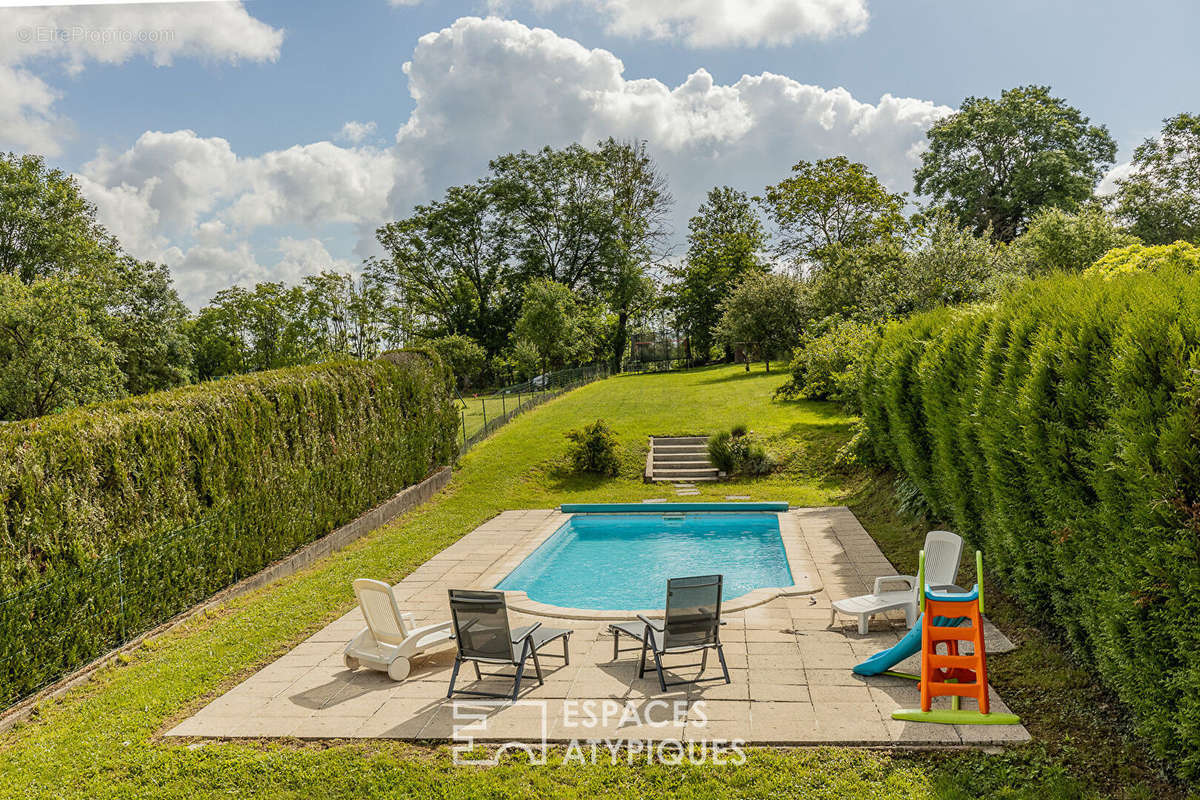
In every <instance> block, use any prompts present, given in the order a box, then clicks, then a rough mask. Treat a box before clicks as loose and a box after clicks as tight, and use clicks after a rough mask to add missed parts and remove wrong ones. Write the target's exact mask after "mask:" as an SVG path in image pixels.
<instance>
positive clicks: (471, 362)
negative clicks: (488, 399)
mask: <svg viewBox="0 0 1200 800" xmlns="http://www.w3.org/2000/svg"><path fill="white" fill-rule="evenodd" d="M428 344H429V346H430V347H431V348H433V349H434V350H435V351H436V352H437V354H438V355H439V356H441V357H442V360H443V361H445V362H446V364H447V366H449V367H450V371H451V372H453V373H454V375H455V377H457V378H458V385H459V388H461V389H469V388H471V387H472V386H474V385H476V384H477V383H478V382H479V381H480V379H481V378H482V377H483V370H484V368H485V367H486V366H487V351H486V350H484V349H483V348H482V347H481V346H480V345H479V343H478V342H476V341H475V340H474V339H471V338H470V337H467V336H463V335H462V334H461V333H455V334H451V335H449V336H442V337H441V338H438V339H433V340H431V341H430V342H429V343H428Z"/></svg>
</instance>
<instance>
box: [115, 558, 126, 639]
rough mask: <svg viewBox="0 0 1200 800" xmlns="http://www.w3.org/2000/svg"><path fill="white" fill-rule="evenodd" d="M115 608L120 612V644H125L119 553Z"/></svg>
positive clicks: (123, 594) (123, 597) (123, 589)
mask: <svg viewBox="0 0 1200 800" xmlns="http://www.w3.org/2000/svg"><path fill="white" fill-rule="evenodd" d="M116 555H117V608H118V609H119V610H120V611H119V613H120V619H119V621H118V623H117V624H118V630H119V631H120V634H121V644H125V578H124V576H123V575H122V574H121V551H120V550H118V551H117V554H116Z"/></svg>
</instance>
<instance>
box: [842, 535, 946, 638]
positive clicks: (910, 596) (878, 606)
mask: <svg viewBox="0 0 1200 800" xmlns="http://www.w3.org/2000/svg"><path fill="white" fill-rule="evenodd" d="M961 555H962V539H961V538H959V536H958V535H957V534H953V533H951V532H950V531H930V532H929V533H927V534H926V535H925V581H926V583H928V584H929V585H931V586H934V587H939V588H945V589H957V590H958V591H962V590H961V589H958V587H956V586H955V585H954V581H955V580H956V579H957V578H958V560H959V557H960V556H961ZM888 585H892V586H896V585H903V587H904V588H902V589H892V590H890V591H885V590H884V587H885V586H888ZM899 610H902V611H904V625H905V627H908V628H911V627H912V626H913V624H914V623H915V622H916V621H917V578H916V576H915V575H884V576H882V577H879V578H876V579H875V588H874V589H873V590H872V592H871V594H864V595H859V596H858V597H847V598H846V599H845V600H835V601H834V602H833V604H832V605H831V606H830V609H829V624H830V625H833V624H834V623H835V622H837V615H838V614H839V613H841V614H846V615H847V616H851V617H858V632H859V633H860V634H864V635H865V634H866V633H867V629H868V625H869V623H870V621H871V617H873V616H875V615H876V614H882V613H884V612H886V611H899Z"/></svg>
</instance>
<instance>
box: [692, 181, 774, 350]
mask: <svg viewBox="0 0 1200 800" xmlns="http://www.w3.org/2000/svg"><path fill="white" fill-rule="evenodd" d="M766 242H767V234H766V232H765V231H764V230H763V226H762V221H761V220H760V219H759V217H758V214H757V213H756V212H755V210H754V206H753V204H752V203H751V201H750V198H749V197H748V196H747V195H746V194H745V193H744V192H739V191H737V190H736V189H731V188H730V187H728V186H719V187H714V188H713V189H710V190H709V192H708V195H707V196H706V197H705V199H704V202H703V203H701V204H700V208H699V209H697V212H696V215H695V216H694V217H692V218H691V219H690V220H689V221H688V251H687V258H686V259H685V260H684V262H683V264H681V265H680V266H679V267H677V268H675V269H672V270H671V275H672V277H673V278H674V282H673V284H672V285H671V287H670V302H671V306H672V308H673V310H674V312H675V316H676V320H677V323H678V325H679V328H680V329H681V330H682V331H684V332H685V333H686V334H687V337H688V344H689V346H690V348H691V350H692V355H693V357H699V358H700V359H702V360H707V359H708V357H709V351H710V350H711V349H712V346H713V344H714V342H715V338H716V336H715V334H716V327H717V323H718V322H719V321H720V319H721V312H720V304H721V301H722V300H723V299H724V298H725V296H726V295H727V294H729V292H730V290H731V289H732V288H733V286H734V285H735V284H737V282H738V281H739V280H741V278H742V277H744V276H745V275H747V274H749V273H752V272H764V271H765V270H766V265H765V264H764V262H763V258H762V251H763V248H764V247H765V246H766Z"/></svg>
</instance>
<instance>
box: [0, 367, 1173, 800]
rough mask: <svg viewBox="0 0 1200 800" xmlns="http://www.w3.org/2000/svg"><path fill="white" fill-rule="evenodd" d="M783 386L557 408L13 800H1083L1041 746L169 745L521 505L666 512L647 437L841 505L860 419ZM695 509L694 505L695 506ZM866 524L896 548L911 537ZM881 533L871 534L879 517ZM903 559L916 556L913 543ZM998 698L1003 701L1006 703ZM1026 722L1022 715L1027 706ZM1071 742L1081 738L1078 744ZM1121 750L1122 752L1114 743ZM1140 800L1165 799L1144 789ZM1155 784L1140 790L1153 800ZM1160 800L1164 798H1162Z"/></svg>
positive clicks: (647, 380)
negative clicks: (581, 458)
mask: <svg viewBox="0 0 1200 800" xmlns="http://www.w3.org/2000/svg"><path fill="white" fill-rule="evenodd" d="M782 380H783V376H782V375H779V374H776V373H773V374H770V375H766V374H764V373H763V372H762V371H761V369H756V371H755V372H753V373H749V374H747V373H745V372H743V371H742V369H741V368H740V367H732V368H730V367H724V368H713V369H706V370H697V371H693V372H688V373H681V374H665V375H663V374H659V375H646V376H636V377H634V376H622V377H616V378H611V379H608V380H605V381H600V382H597V383H594V384H591V385H589V386H586V387H583V388H582V389H579V390H576V391H574V392H571V393H569V394H567V395H564V396H562V397H560V398H557V399H555V400H552V401H550V402H548V403H547V404H545V405H544V406H541V407H539V408H537V409H534V410H532V411H530V412H528V413H527V414H525V415H523V416H521V417H518V418H517V419H516V420H515V421H514V422H513V423H511V424H510V425H509V426H507V427H506V428H504V429H502V430H501V431H500V432H498V433H497V434H496V435H495V436H493V437H492V438H490V439H488V440H487V441H486V442H484V443H482V444H481V445H479V446H478V447H477V448H476V449H475V450H473V451H472V452H471V453H469V454H467V455H466V456H465V457H464V458H463V460H462V464H461V469H460V471H459V472H457V474H456V475H455V477H454V479H453V481H452V483H451V485H450V486H449V487H448V488H447V489H446V490H445V491H444V492H442V493H441V494H440V495H439V496H438V497H437V498H436V499H435V500H434V501H433V502H431V503H429V504H427V505H425V506H423V507H422V508H420V509H418V510H416V511H414V512H412V513H410V514H408V515H406V516H404V517H403V518H401V519H399V520H397V521H396V522H395V523H394V524H392V525H390V526H388V527H387V528H385V529H383V530H381V531H378V532H376V533H375V534H373V535H371V536H370V537H368V538H366V539H364V540H362V541H360V542H358V543H356V544H355V545H354V546H352V547H350V548H348V549H347V550H344V551H342V552H341V553H338V554H335V555H334V556H332V557H330V558H328V559H326V560H325V561H323V562H322V563H320V564H318V565H316V566H315V567H314V568H312V569H309V570H307V571H305V572H303V573H301V574H299V575H296V576H293V577H291V578H289V579H286V580H284V581H281V582H279V583H278V584H275V585H273V586H271V587H267V588H266V589H263V590H261V591H259V592H256V593H254V594H252V595H249V596H246V597H243V598H239V599H237V600H235V601H232V602H230V603H229V604H227V605H226V606H224V607H222V608H221V609H220V610H218V611H216V612H213V613H211V614H209V615H207V616H205V617H203V618H200V619H195V620H192V621H191V622H189V623H188V624H187V625H185V626H183V627H182V628H180V629H179V630H177V631H174V632H172V633H170V634H167V635H164V636H161V637H159V638H157V639H155V640H154V641H151V642H149V643H148V644H147V645H145V646H144V647H142V648H141V649H139V650H138V651H137V652H136V653H134V654H132V655H131V656H130V657H129V658H128V659H125V660H124V661H123V663H121V664H119V665H117V666H115V667H113V668H109V669H105V670H104V671H102V672H101V673H100V674H99V675H98V676H97V678H96V679H95V680H93V681H92V682H90V683H89V684H86V685H85V686H83V687H81V688H79V689H77V690H75V691H73V692H71V693H70V694H69V695H68V696H67V697H65V698H64V699H62V700H59V701H55V702H52V703H47V704H45V706H44V707H43V708H41V709H39V713H38V715H37V717H36V718H35V719H34V720H33V721H32V722H30V723H28V724H24V725H21V726H19V727H18V728H16V729H15V730H13V731H10V732H8V733H5V734H3V735H0V797H3V798H9V797H14V798H15V797H79V798H83V797H87V798H107V797H114V798H125V797H129V798H133V797H138V798H143V797H191V798H206V797H225V798H229V797H272V798H273V797H280V798H283V797H289V798H290V797H294V798H325V797H329V798H343V797H344V798H359V797H362V798H366V797H370V798H375V797H380V798H384V797H422V798H424V797H436V798H441V797H445V798H460V797H461V798H475V797H496V798H511V797H530V798H532V797H548V796H566V797H579V798H585V797H588V798H590V797H641V796H651V795H655V796H657V795H672V796H681V797H696V798H700V797H705V798H707V797H813V798H847V797H872V798H876V797H879V798H892V797H894V798H909V797H913V798H928V797H973V796H1011V797H1044V796H1070V797H1074V796H1087V795H1090V794H1092V793H1091V792H1087V791H1085V790H1084V789H1082V788H1081V785H1083V784H1081V781H1080V780H1079V779H1078V778H1077V777H1076V778H1073V777H1072V776H1071V775H1070V774H1069V770H1068V768H1067V766H1064V763H1063V762H1062V760H1061V759H1059V758H1057V757H1055V756H1052V755H1050V754H1049V753H1048V751H1047V749H1046V748H1045V747H1044V746H1043V745H1041V744H1036V743H1035V745H1032V746H1029V747H1026V748H1021V749H1019V750H1017V751H1011V752H1006V753H1004V754H997V755H985V754H978V753H972V754H967V755H962V754H897V755H893V754H889V753H885V752H879V751H855V750H838V749H822V750H765V749H764V750H754V751H751V753H750V757H749V761H748V763H747V764H746V765H745V766H743V767H739V768H734V767H728V766H726V767H715V766H683V767H671V766H646V765H645V764H644V762H637V761H635V762H634V763H633V764H626V763H623V762H622V763H621V764H619V765H615V766H614V765H610V764H602V765H598V766H587V767H580V766H575V765H571V766H560V765H559V763H558V762H557V759H552V762H551V764H550V765H549V766H546V767H530V766H528V765H527V764H525V763H523V762H522V761H521V760H520V759H517V758H514V759H511V760H509V761H508V762H506V763H505V764H503V765H502V766H500V767H496V768H490V769H481V768H459V767H455V766H453V764H452V763H451V759H450V754H449V749H448V747H446V746H445V745H422V744H409V743H402V742H386V741H378V742H357V743H346V742H341V743H320V744H313V743H309V744H305V743H300V742H296V741H279V742H221V743H207V744H205V745H204V746H203V747H198V748H197V747H190V746H188V745H186V744H180V743H177V742H174V741H171V740H165V739H162V738H159V735H160V734H161V733H162V732H163V731H164V730H166V729H168V728H169V727H170V726H171V725H172V724H173V722H174V721H176V720H179V719H181V718H183V717H186V716H187V715H188V714H189V713H191V712H192V711H194V710H195V709H196V708H198V707H199V706H201V705H203V704H204V703H205V702H207V701H208V699H210V698H212V697H214V696H217V695H219V694H220V693H222V692H223V691H224V690H226V689H228V688H230V687H232V686H233V685H235V684H236V683H237V682H238V681H239V680H241V679H242V678H243V677H244V676H246V675H247V674H249V673H251V672H253V671H255V670H257V669H259V668H260V667H262V666H263V665H265V664H267V663H269V662H270V661H271V660H272V659H274V658H275V657H277V656H279V655H281V654H283V653H284V652H286V651H287V650H288V649H289V648H290V647H291V646H293V645H294V644H295V643H296V642H298V641H299V640H301V639H302V638H304V637H305V636H307V635H309V634H311V633H312V632H314V631H316V630H318V629H319V628H321V627H322V626H323V625H324V624H326V623H327V622H329V621H330V620H332V619H334V618H336V617H337V616H339V615H340V614H342V613H344V612H345V611H346V610H347V609H349V608H350V607H351V606H352V604H353V595H352V592H351V590H350V581H351V580H352V579H354V578H356V577H363V576H369V577H375V578H381V579H385V580H389V581H396V580H398V579H399V578H401V577H403V576H404V575H405V574H407V573H408V572H409V571H411V570H412V569H414V568H415V567H416V566H418V565H419V564H421V563H422V562H424V561H425V560H426V559H428V558H429V557H431V556H432V555H434V554H435V553H437V552H438V551H439V550H441V549H442V548H443V547H445V546H446V545H447V544H449V543H450V542H452V541H454V540H455V539H456V538H458V537H460V536H462V535H464V534H465V533H467V532H469V531H470V530H472V529H473V528H474V527H476V526H477V525H479V524H480V523H482V522H483V521H485V520H486V519H488V518H490V517H492V516H494V515H495V514H497V513H499V512H500V511H504V510H507V509H514V508H548V507H552V506H555V505H557V504H559V503H561V502H565V501H599V500H639V499H645V498H650V497H665V498H670V497H671V496H672V494H673V492H672V490H671V489H670V487H669V486H665V487H664V486H661V485H659V486H647V485H645V484H643V483H642V482H641V472H642V467H643V464H644V457H645V447H646V438H647V437H648V436H649V435H650V434H696V433H707V432H711V431H714V430H717V429H718V428H728V427H729V426H731V425H733V424H736V423H744V424H746V425H748V426H749V427H750V428H751V429H752V430H753V431H754V432H755V433H756V434H757V435H759V436H761V437H763V438H764V439H766V440H767V441H768V443H769V446H770V447H771V449H773V450H774V451H775V452H776V454H777V455H779V456H780V457H781V459H782V460H783V462H784V467H783V469H782V470H781V471H780V472H779V473H777V474H776V475H774V476H772V477H771V478H769V479H765V480H759V481H738V482H735V483H733V484H720V485H712V486H702V492H703V495H702V497H701V498H700V499H720V497H721V496H723V495H724V494H728V493H737V494H746V495H750V496H752V497H756V498H764V499H785V500H788V501H790V502H792V503H793V504H796V505H818V504H831V503H838V502H843V501H844V499H845V498H846V497H848V496H849V493H850V492H853V491H857V492H859V494H860V495H861V493H862V492H863V486H864V479H863V478H861V477H859V478H848V477H845V476H841V475H839V473H838V472H837V471H835V470H833V469H832V468H831V466H830V465H831V462H832V459H833V454H834V453H835V452H836V450H837V448H838V447H839V446H840V445H841V444H842V443H843V442H844V441H845V440H846V438H847V436H848V434H849V430H850V425H851V422H852V421H851V420H850V419H848V418H846V417H845V416H844V415H842V414H841V413H839V412H838V411H837V410H836V408H834V407H833V406H830V405H826V404H819V403H780V402H776V401H773V400H772V394H773V392H774V389H775V388H776V387H777V386H778V385H779V383H780V382H782ZM598 417H603V418H605V419H607V420H608V421H609V423H610V424H611V425H612V426H613V428H614V429H615V430H616V431H617V433H618V435H619V437H620V439H621V442H622V445H623V449H624V452H623V467H622V474H621V476H620V477H618V478H615V479H594V478H581V477H577V476H574V475H571V474H569V473H568V472H567V471H566V470H565V460H564V455H565V447H566V442H565V440H564V438H563V433H564V432H565V431H566V430H569V429H571V428H575V427H579V426H581V425H583V424H584V423H586V422H589V421H592V420H594V419H596V418H598ZM692 499H695V498H692ZM884 506H886V501H883V500H879V499H878V497H876V498H875V499H874V500H872V501H871V503H870V510H871V513H872V514H873V515H874V517H875V518H876V519H877V520H879V521H881V522H880V524H884V523H886V524H887V525H888V531H887V534H888V537H889V539H890V541H891V543H893V545H895V543H897V542H900V541H903V539H904V537H906V536H914V535H916V533H915V531H916V530H917V529H916V527H915V526H911V525H910V526H908V527H905V526H904V525H902V524H899V523H895V522H893V521H891V520H890V519H889V517H888V515H889V514H890V511H889V510H888V508H885V507H884ZM864 521H865V522H866V523H867V525H868V529H871V528H872V522H871V521H870V520H869V519H865V520H864ZM901 549H903V547H901ZM1001 691H1005V690H1004V688H1002V689H1001ZM1017 710H1018V711H1022V709H1020V708H1018V709H1017ZM1070 733H1071V732H1070V731H1068V733H1067V734H1066V735H1070ZM1117 750H1118V751H1120V752H1121V753H1122V754H1123V751H1121V750H1120V748H1117ZM1131 788H1132V790H1133V792H1132V794H1131V796H1149V792H1150V790H1149V789H1146V788H1145V787H1143V788H1142V789H1139V788H1138V787H1136V786H1134V787H1131ZM1143 789H1144V791H1143ZM1155 793H1157V794H1158V795H1160V796H1161V795H1162V794H1163V791H1162V787H1161V785H1160V786H1158V787H1156V789H1155Z"/></svg>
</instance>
